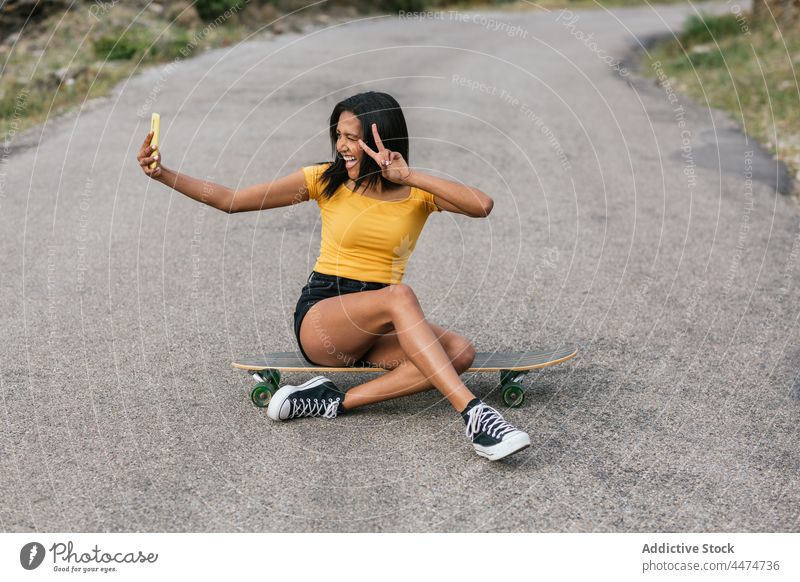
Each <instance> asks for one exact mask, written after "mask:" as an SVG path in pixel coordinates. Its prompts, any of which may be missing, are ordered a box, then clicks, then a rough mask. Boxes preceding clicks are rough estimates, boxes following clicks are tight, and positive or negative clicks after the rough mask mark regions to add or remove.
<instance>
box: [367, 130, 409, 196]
mask: <svg viewBox="0 0 800 582" xmlns="http://www.w3.org/2000/svg"><path fill="white" fill-rule="evenodd" d="M372 136H373V137H374V138H375V145H376V146H377V147H378V151H377V152H375V151H374V150H373V149H372V148H370V147H369V146H368V145H367V144H366V143H364V141H363V140H358V145H360V146H361V149H363V150H364V151H365V152H366V154H367V155H368V156H369V157H371V158H372V159H373V160H375V162H376V163H377V164H378V166H379V167H380V169H381V174H382V175H383V177H384V178H386V179H387V180H389V181H390V182H394V183H396V184H407V180H408V178H409V177H410V176H411V168H409V167H408V164H406V161H405V160H404V159H403V156H402V155H401V154H400V153H399V152H393V151H391V150H387V149H386V148H385V147H383V142H382V141H381V136H379V135H378V125H377V124H375V123H373V124H372Z"/></svg>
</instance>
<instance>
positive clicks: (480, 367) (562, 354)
mask: <svg viewBox="0 0 800 582" xmlns="http://www.w3.org/2000/svg"><path fill="white" fill-rule="evenodd" d="M577 353H578V348H577V347H575V346H569V345H568V346H559V347H557V348H549V349H544V350H536V351H527V352H478V353H477V354H475V360H474V361H473V362H472V367H471V368H469V369H467V372H500V388H501V390H502V394H503V402H504V403H505V405H506V406H510V407H514V408H516V407H518V406H521V405H522V403H523V402H524V400H525V390H524V389H523V387H522V384H520V383H519V380H520V379H521V378H522V377H523V376H524V375H525V374H527V373H528V372H529V371H530V370H536V369H538V368H546V367H547V366H554V365H556V364H560V363H561V362H566V361H567V360H570V359H572V358H574V357H575V356H576V355H577ZM231 366H232V367H234V368H238V369H240V370H247V371H249V372H252V373H253V378H255V380H256V382H258V383H257V384H256V386H255V387H254V388H253V389H252V391H251V392H250V400H251V401H252V402H253V404H255V405H256V406H258V407H264V406H267V405H268V404H269V401H270V399H271V398H272V395H273V394H275V392H277V391H278V388H280V382H281V372H314V373H317V372H325V373H338V372H348V373H360V372H373V373H374V372H386V371H388V370H385V369H384V368H381V367H379V366H352V367H346V366H343V367H335V366H317V365H316V364H312V363H311V362H309V361H308V360H306V359H305V358H304V357H303V355H302V354H301V353H300V352H274V353H271V354H262V355H255V356H248V357H245V358H242V359H241V360H238V361H236V362H233V363H232V364H231Z"/></svg>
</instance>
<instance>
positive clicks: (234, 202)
mask: <svg viewBox="0 0 800 582" xmlns="http://www.w3.org/2000/svg"><path fill="white" fill-rule="evenodd" d="M152 137H153V132H150V133H148V134H147V137H146V138H145V140H144V143H143V144H142V147H141V148H140V149H139V154H138V155H137V156H136V159H137V160H139V165H140V166H141V167H142V170H143V171H144V173H145V174H147V175H148V176H150V177H151V178H153V179H154V180H157V181H158V182H161V183H162V184H164V185H165V186H169V187H170V188H172V189H173V190H177V191H178V192H180V193H181V194H184V195H186V196H188V197H189V198H192V199H194V200H197V201H198V202H202V203H203V204H208V205H209V206H212V207H213V208H216V209H217V210H222V211H223V212H227V213H229V214H232V213H234V212H247V211H249V210H266V209H268V208H278V207H279V206H289V205H290V204H293V203H297V202H304V201H306V200H308V189H307V188H306V182H305V177H304V175H303V170H297V171H296V172H293V173H291V174H289V175H287V176H284V177H283V178H279V179H278V180H275V181H274V182H265V183H263V184H255V185H253V186H248V187H246V188H242V189H240V190H232V189H231V188H228V187H227V186H222V185H221V184H216V183H214V182H209V181H208V180H199V179H197V178H193V177H191V176H187V175H186V174H181V173H179V172H175V171H173V170H170V169H169V168H167V167H166V166H163V165H161V147H160V146H159V148H158V150H159V151H158V153H156V154H155V155H152V154H153V150H154V148H153V147H152V146H151V145H150V140H151V139H152ZM151 155H152V157H150V156H151ZM152 162H156V164H157V165H156V166H155V167H154V168H153V169H150V164H151V163H152Z"/></svg>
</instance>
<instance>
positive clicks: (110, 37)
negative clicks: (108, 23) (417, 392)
mask: <svg viewBox="0 0 800 582" xmlns="http://www.w3.org/2000/svg"><path fill="white" fill-rule="evenodd" d="M152 42H153V39H152V37H150V35H148V34H147V33H145V32H143V31H133V30H128V31H127V32H125V33H124V34H122V35H120V34H119V33H115V32H112V33H109V34H105V35H103V36H101V37H99V38H98V39H97V40H95V41H94V42H93V43H92V48H93V50H94V54H95V56H96V57H97V58H99V59H108V60H110V61H124V60H129V59H132V58H134V57H137V56H140V55H142V54H144V53H146V52H147V51H148V49H149V48H150V46H151V44H152Z"/></svg>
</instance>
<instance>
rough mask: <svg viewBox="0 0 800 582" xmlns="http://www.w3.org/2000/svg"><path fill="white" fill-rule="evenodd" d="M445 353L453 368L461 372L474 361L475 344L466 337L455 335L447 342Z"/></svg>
mask: <svg viewBox="0 0 800 582" xmlns="http://www.w3.org/2000/svg"><path fill="white" fill-rule="evenodd" d="M447 347H448V349H447V353H448V356H449V357H450V361H451V362H452V364H453V368H455V369H456V371H457V372H458V373H459V374H461V373H462V372H465V371H466V370H467V369H468V368H469V367H470V366H471V365H472V362H474V361H475V346H473V345H472V342H470V341H469V340H468V339H467V338H465V337H463V336H457V337H456V338H454V339H452V340H450V342H449V343H448V346H447Z"/></svg>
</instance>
